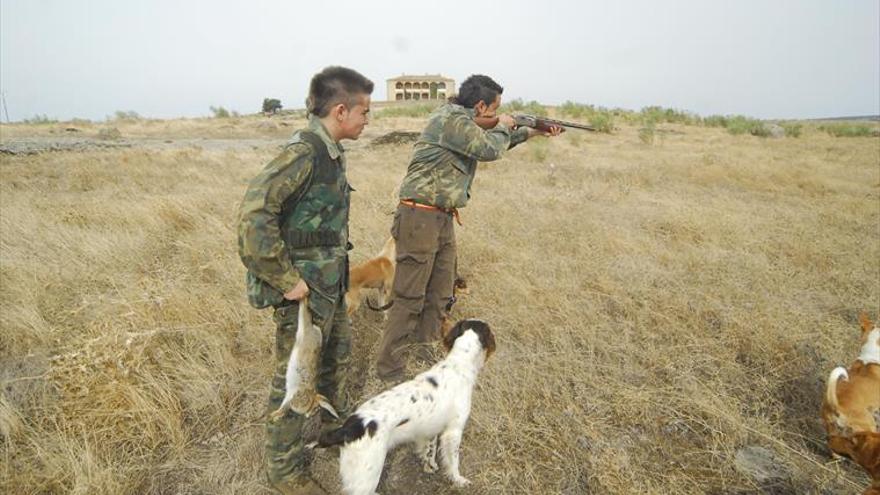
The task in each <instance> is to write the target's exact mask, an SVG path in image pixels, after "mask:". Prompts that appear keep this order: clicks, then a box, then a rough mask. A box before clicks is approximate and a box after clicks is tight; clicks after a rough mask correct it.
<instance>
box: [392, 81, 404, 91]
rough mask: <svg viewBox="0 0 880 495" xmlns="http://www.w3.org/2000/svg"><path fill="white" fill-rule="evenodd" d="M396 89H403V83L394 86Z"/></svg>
mask: <svg viewBox="0 0 880 495" xmlns="http://www.w3.org/2000/svg"><path fill="white" fill-rule="evenodd" d="M394 87H395V88H397V89H403V83H402V82H399V81H398V82H397V84H395V85H394Z"/></svg>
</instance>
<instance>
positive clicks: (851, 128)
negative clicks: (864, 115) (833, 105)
mask: <svg viewBox="0 0 880 495" xmlns="http://www.w3.org/2000/svg"><path fill="white" fill-rule="evenodd" d="M819 130H820V131H825V132H827V133H828V134H830V135H832V136H834V137H870V136H880V130H878V129H876V128H874V127H871V126H869V125H865V124H824V125H821V126H819Z"/></svg>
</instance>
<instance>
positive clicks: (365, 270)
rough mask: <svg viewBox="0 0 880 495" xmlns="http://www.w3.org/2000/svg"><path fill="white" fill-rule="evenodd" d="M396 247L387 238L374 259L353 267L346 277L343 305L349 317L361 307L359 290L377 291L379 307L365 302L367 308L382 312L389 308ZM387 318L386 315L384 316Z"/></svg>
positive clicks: (392, 241) (390, 239)
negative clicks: (346, 284)
mask: <svg viewBox="0 0 880 495" xmlns="http://www.w3.org/2000/svg"><path fill="white" fill-rule="evenodd" d="M396 256H397V246H396V244H395V243H394V238H393V237H389V238H388V240H387V241H385V245H384V246H383V247H382V250H381V251H379V254H377V255H376V257H374V258H372V259H369V260H367V261H364V262H363V263H359V264H357V265H355V266H353V267H352V268H351V269H350V270H349V272H348V273H349V275H348V292H346V293H345V303H346V305H347V306H348V310H347V311H348V316H349V318H350V317H351V315H352V314H354V312H355V311H357V309H358V308H359V307H360V305H361V290H363V289H377V291H378V303H379V307H375V306H373V305H372V304H370V301H369V300H368V301H367V306H369V307H370V309H372V310H374V311H384V310H386V309H388V308H390V307H391V303H390V301H391V285H392V283H393V282H394V269H395V266H396ZM386 317H387V314H386Z"/></svg>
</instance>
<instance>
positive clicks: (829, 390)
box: [825, 366, 849, 411]
mask: <svg viewBox="0 0 880 495" xmlns="http://www.w3.org/2000/svg"><path fill="white" fill-rule="evenodd" d="M841 378H843V379H844V380H849V375H848V374H847V372H846V368H844V367H842V366H838V367H837V368H834V369H833V370H831V374H830V375H828V384H827V386H826V387H825V402H827V403H828V405H829V406H831V407H832V408H833V409H834V410H835V411H836V410H837V409H838V407H839V405H838V403H837V381H838V380H839V379H841Z"/></svg>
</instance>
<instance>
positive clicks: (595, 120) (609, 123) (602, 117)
mask: <svg viewBox="0 0 880 495" xmlns="http://www.w3.org/2000/svg"><path fill="white" fill-rule="evenodd" d="M590 125H591V126H593V127H595V128H596V130H597V131H599V132H604V133H606V134H610V133H611V131H613V130H614V117H612V116H611V114H610V113H608V112H603V113H596V114H594V115H593V116H592V117H590Z"/></svg>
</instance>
